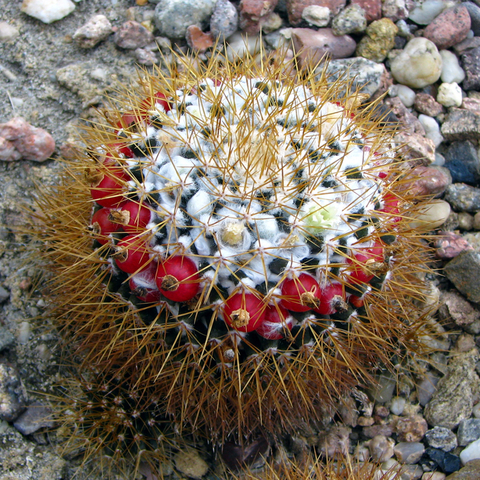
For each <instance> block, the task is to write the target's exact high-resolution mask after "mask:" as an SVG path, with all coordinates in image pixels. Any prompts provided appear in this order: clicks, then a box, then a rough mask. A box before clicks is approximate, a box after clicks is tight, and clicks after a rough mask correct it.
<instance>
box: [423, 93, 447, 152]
mask: <svg viewBox="0 0 480 480" xmlns="http://www.w3.org/2000/svg"><path fill="white" fill-rule="evenodd" d="M437 100H438V98H437ZM418 121H419V122H420V123H421V124H422V126H423V128H424V129H425V136H426V137H427V138H429V139H430V140H431V141H432V142H433V143H434V145H435V147H438V146H439V145H440V144H441V143H442V142H443V140H444V139H443V136H442V134H441V133H440V125H439V124H438V123H437V121H436V120H435V119H434V118H432V117H429V116H428V115H423V114H420V115H419V116H418Z"/></svg>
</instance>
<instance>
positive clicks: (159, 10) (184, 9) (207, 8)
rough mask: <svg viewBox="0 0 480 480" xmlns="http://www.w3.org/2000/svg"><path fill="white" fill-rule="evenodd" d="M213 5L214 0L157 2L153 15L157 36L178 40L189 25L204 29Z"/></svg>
mask: <svg viewBox="0 0 480 480" xmlns="http://www.w3.org/2000/svg"><path fill="white" fill-rule="evenodd" d="M215 4H216V0H159V2H158V3H157V6H156V8H155V15H154V20H155V25H156V26H157V28H158V30H159V35H161V36H164V37H168V38H171V39H179V38H184V37H185V34H186V33H187V28H188V27H189V26H190V25H197V26H199V27H200V28H203V27H205V26H206V24H207V23H208V21H209V20H210V17H211V16H212V13H213V11H214V9H215Z"/></svg>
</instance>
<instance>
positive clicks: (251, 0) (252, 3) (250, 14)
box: [239, 0, 278, 34]
mask: <svg viewBox="0 0 480 480" xmlns="http://www.w3.org/2000/svg"><path fill="white" fill-rule="evenodd" d="M277 3H278V0H242V1H241V2H240V23H239V25H240V28H241V29H242V30H243V31H244V32H246V33H248V34H256V33H259V32H260V30H262V26H263V25H264V24H265V23H266V22H267V21H268V19H269V17H270V16H271V15H272V14H273V10H274V8H275V7H276V6H277Z"/></svg>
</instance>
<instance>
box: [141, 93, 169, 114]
mask: <svg viewBox="0 0 480 480" xmlns="http://www.w3.org/2000/svg"><path fill="white" fill-rule="evenodd" d="M156 105H160V106H161V107H162V108H163V110H164V111H165V113H167V112H169V111H170V110H171V109H172V106H171V103H170V102H169V101H168V100H167V97H166V95H165V94H164V93H162V92H156V93H155V94H154V95H153V97H152V98H147V99H145V100H144V101H143V102H142V106H141V110H142V111H143V110H145V111H146V112H148V110H151V109H153V108H154V107H155V106H156Z"/></svg>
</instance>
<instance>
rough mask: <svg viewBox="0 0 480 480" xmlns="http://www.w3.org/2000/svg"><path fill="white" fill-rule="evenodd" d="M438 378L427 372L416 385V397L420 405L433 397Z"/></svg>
mask: <svg viewBox="0 0 480 480" xmlns="http://www.w3.org/2000/svg"><path fill="white" fill-rule="evenodd" d="M438 380H439V378H438V377H437V376H435V375H433V374H431V373H428V374H427V375H426V376H425V377H424V378H422V380H421V381H420V382H419V383H418V385H417V397H418V402H419V403H420V405H423V406H425V405H426V404H427V403H428V402H429V401H430V400H431V398H432V397H433V394H434V393H435V391H436V389H437V383H438Z"/></svg>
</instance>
